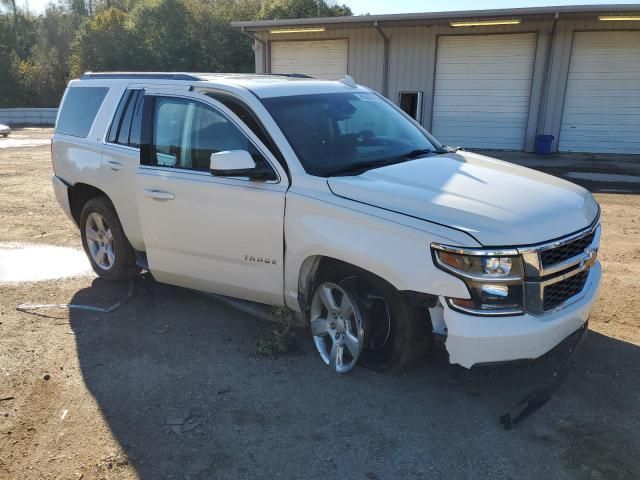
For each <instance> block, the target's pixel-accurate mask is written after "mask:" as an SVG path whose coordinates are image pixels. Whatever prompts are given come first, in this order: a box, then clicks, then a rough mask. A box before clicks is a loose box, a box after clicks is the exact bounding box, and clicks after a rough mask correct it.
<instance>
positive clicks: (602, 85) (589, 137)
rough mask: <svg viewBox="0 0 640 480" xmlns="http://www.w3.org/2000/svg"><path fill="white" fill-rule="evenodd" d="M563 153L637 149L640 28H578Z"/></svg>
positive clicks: (562, 134) (639, 134)
mask: <svg viewBox="0 0 640 480" xmlns="http://www.w3.org/2000/svg"><path fill="white" fill-rule="evenodd" d="M558 150H560V151H563V152H594V153H640V32H631V31H627V32H576V33H575V34H574V37H573V48H572V51H571V63H570V64H569V78H568V81H567V90H566V94H565V100H564V109H563V113H562V124H561V127H560V141H559V143H558Z"/></svg>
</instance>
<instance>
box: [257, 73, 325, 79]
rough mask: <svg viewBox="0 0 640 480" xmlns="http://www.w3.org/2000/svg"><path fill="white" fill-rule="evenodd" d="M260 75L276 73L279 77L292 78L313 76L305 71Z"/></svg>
mask: <svg viewBox="0 0 640 480" xmlns="http://www.w3.org/2000/svg"><path fill="white" fill-rule="evenodd" d="M260 75H274V76H277V77H291V78H313V77H312V76H311V75H307V74H304V73H261V74H260Z"/></svg>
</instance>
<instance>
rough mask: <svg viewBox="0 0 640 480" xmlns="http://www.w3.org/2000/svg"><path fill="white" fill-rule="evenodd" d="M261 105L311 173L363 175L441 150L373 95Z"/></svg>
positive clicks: (277, 99) (336, 95)
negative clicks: (384, 166) (377, 168)
mask: <svg viewBox="0 0 640 480" xmlns="http://www.w3.org/2000/svg"><path fill="white" fill-rule="evenodd" d="M262 101H263V103H264V105H265V107H266V108H267V110H268V111H269V113H270V114H271V116H272V117H273V118H274V119H275V121H276V123H277V124H278V126H279V127H280V129H281V130H282V132H283V133H284V135H285V136H286V137H287V140H288V141H289V143H290V144H291V146H292V147H293V149H294V151H295V152H296V155H297V156H298V158H299V159H300V162H302V166H303V167H304V169H305V171H306V172H307V173H309V174H311V175H317V176H321V177H328V176H331V175H338V174H357V173H362V171H366V170H367V169H369V168H375V167H379V166H383V165H389V164H392V163H398V162H401V161H408V160H410V159H412V158H417V157H418V156H423V155H428V154H430V153H435V152H439V151H440V149H441V148H442V147H441V146H440V145H439V144H438V143H437V142H436V141H435V140H433V139H430V138H428V137H427V136H426V135H425V134H424V133H423V132H422V131H420V130H419V129H418V128H416V126H415V125H414V124H413V123H411V122H410V121H409V120H407V119H406V118H405V117H404V116H403V115H402V114H401V113H400V112H398V111H397V110H396V109H395V108H393V107H392V106H391V105H389V104H388V103H387V102H386V101H385V100H383V99H382V98H380V97H379V96H378V95H376V94H374V93H370V92H354V93H327V94H313V95H296V96H288V97H275V98H266V99H263V100H262Z"/></svg>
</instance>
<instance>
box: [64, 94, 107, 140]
mask: <svg viewBox="0 0 640 480" xmlns="http://www.w3.org/2000/svg"><path fill="white" fill-rule="evenodd" d="M108 91H109V89H108V88H107V87H71V88H69V90H68V91H67V94H66V95H65V97H64V102H63V104H62V106H61V107H60V108H61V110H60V116H59V118H58V122H57V124H56V133H62V134H64V135H71V136H73V137H81V138H86V137H87V135H89V130H91V126H92V125H93V121H94V120H95V118H96V114H97V113H98V110H100V106H101V105H102V101H103V100H104V97H105V96H106V95H107V92H108Z"/></svg>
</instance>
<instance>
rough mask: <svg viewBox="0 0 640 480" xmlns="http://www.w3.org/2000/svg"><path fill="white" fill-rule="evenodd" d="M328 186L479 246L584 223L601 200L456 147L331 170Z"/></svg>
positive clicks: (531, 238) (545, 235)
mask: <svg viewBox="0 0 640 480" xmlns="http://www.w3.org/2000/svg"><path fill="white" fill-rule="evenodd" d="M328 183H329V188H330V189H331V191H332V192H333V193H334V194H335V195H338V196H340V197H344V198H348V199H351V200H354V201H356V202H360V203H366V204H369V205H373V206H376V207H380V208H384V209H387V210H391V211H394V212H398V213H401V214H405V215H410V216H412V217H416V218H420V219H423V220H426V221H430V222H435V223H439V224H442V225H446V226H449V227H452V228H456V229H458V230H463V231H465V232H468V233H469V234H471V235H472V236H473V237H475V238H476V239H477V240H478V241H479V242H480V243H481V244H482V245H484V246H510V245H527V244H533V243H539V242H544V241H547V240H551V239H555V238H558V237H562V236H564V235H567V234H570V233H573V232H575V231H577V230H580V229H582V228H586V227H588V226H589V225H590V224H591V223H592V222H593V220H594V219H595V217H596V215H597V214H598V204H597V203H596V201H595V200H594V198H593V196H592V195H591V194H590V193H589V192H588V191H587V190H585V189H584V188H582V187H580V186H578V185H575V184H573V183H570V182H567V181H565V180H561V179H559V178H556V177H553V176H551V175H546V174H544V173H540V172H537V171H535V170H530V169H528V168H524V167H520V166H517V165H514V164H512V163H508V162H503V161H500V160H495V159H493V158H490V157H485V156H483V155H478V154H475V153H470V152H463V151H459V152H457V153H447V154H441V155H435V156H430V157H424V158H420V159H416V160H411V161H408V162H404V163H398V164H395V165H389V166H386V167H382V168H376V169H373V170H369V171H367V172H365V173H363V174H361V175H357V176H344V177H331V178H329V179H328Z"/></svg>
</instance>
